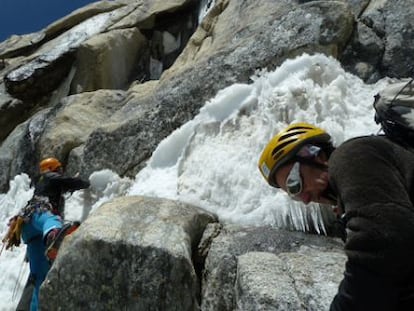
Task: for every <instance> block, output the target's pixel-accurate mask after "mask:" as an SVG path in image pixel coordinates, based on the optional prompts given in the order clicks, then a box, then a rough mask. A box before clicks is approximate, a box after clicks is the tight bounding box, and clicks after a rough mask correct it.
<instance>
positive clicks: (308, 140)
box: [258, 123, 332, 188]
mask: <svg viewBox="0 0 414 311" xmlns="http://www.w3.org/2000/svg"><path fill="white" fill-rule="evenodd" d="M306 144H316V145H318V144H323V145H326V144H327V145H329V146H332V144H331V136H330V135H329V134H328V133H327V132H325V131H324V130H322V129H320V128H318V127H316V126H313V125H311V124H308V123H294V124H291V125H289V126H288V127H287V128H286V129H284V130H282V131H281V132H279V133H278V134H277V135H275V136H274V137H273V138H272V139H271V140H270V141H269V143H268V144H267V146H266V147H265V148H264V150H263V152H262V155H261V156H260V160H259V163H258V165H259V170H260V172H261V173H262V175H263V177H264V178H265V179H266V181H267V182H268V183H269V185H271V186H273V187H276V188H280V186H279V185H278V184H277V182H276V180H275V175H276V171H277V170H278V169H279V168H280V167H281V166H282V165H283V164H286V163H287V162H288V161H289V160H292V159H293V158H295V157H296V154H297V152H299V150H300V149H301V147H302V146H304V145H306Z"/></svg>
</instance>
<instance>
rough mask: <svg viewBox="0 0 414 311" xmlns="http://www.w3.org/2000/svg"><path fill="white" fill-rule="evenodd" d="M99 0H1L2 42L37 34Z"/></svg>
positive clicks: (0, 35) (0, 27) (0, 33)
mask: <svg viewBox="0 0 414 311" xmlns="http://www.w3.org/2000/svg"><path fill="white" fill-rule="evenodd" d="M92 2H97V0H0V42H2V41H4V40H6V39H7V38H8V37H10V36H11V35H13V34H15V35H22V34H26V33H30V32H36V31H39V30H41V29H43V28H45V27H46V26H47V25H49V24H50V23H52V22H54V21H56V20H58V19H59V18H61V17H63V16H66V15H68V14H69V13H71V12H72V11H74V10H76V9H78V8H81V7H83V6H85V5H87V4H89V3H92Z"/></svg>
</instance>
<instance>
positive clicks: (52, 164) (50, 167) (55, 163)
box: [39, 158, 62, 174]
mask: <svg viewBox="0 0 414 311" xmlns="http://www.w3.org/2000/svg"><path fill="white" fill-rule="evenodd" d="M61 167H62V163H60V162H59V160H58V159H56V158H46V159H43V160H42V161H40V164H39V169H40V173H41V174H43V173H46V172H48V171H51V172H55V171H57V170H58V169H59V168H61Z"/></svg>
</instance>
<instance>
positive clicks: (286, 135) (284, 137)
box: [279, 130, 306, 141]
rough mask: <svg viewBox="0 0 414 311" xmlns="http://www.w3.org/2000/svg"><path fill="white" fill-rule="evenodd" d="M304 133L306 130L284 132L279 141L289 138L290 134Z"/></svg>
mask: <svg viewBox="0 0 414 311" xmlns="http://www.w3.org/2000/svg"><path fill="white" fill-rule="evenodd" d="M305 133H306V131H303V130H302V131H295V132H289V133H286V134H285V135H283V136H282V137H281V138H280V139H279V141H283V140H285V139H287V138H289V137H292V136H296V135H302V134H305Z"/></svg>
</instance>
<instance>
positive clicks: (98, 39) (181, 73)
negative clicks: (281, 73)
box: [0, 0, 414, 310]
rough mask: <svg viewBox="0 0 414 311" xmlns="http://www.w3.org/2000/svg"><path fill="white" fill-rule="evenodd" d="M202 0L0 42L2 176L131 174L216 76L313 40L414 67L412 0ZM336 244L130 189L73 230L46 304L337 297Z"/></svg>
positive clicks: (237, 305) (106, 11)
mask: <svg viewBox="0 0 414 311" xmlns="http://www.w3.org/2000/svg"><path fill="white" fill-rule="evenodd" d="M200 3H206V1H197V0H181V1H179V0H175V1H164V0H142V1H129V0H114V1H99V2H96V3H93V4H91V5H88V6H86V7H84V8H82V9H79V10H77V11H75V12H73V13H72V14H70V15H68V16H66V17H64V18H62V19H61V20H58V21H56V22H55V23H53V24H51V25H49V26H48V27H47V28H45V29H43V30H42V31H40V32H38V33H33V34H28V35H25V36H20V37H19V36H12V37H11V38H9V39H8V40H6V41H4V42H3V43H0V77H1V79H0V143H1V145H0V190H1V191H3V192H4V191H6V190H7V189H8V185H9V181H10V180H11V179H12V178H13V177H14V176H16V175H17V174H19V173H22V172H25V173H27V174H29V175H30V176H31V177H33V176H35V175H36V173H37V172H36V167H37V163H38V161H39V159H40V158H42V157H44V156H56V157H58V158H59V159H62V161H64V164H65V166H66V168H67V172H68V174H75V173H76V172H81V177H84V178H87V177H88V176H89V175H90V174H91V173H92V172H93V171H97V170H101V169H111V170H113V171H115V172H116V173H118V174H119V175H121V176H135V175H136V173H137V172H139V171H140V170H141V169H142V167H143V166H144V165H145V161H146V160H147V159H148V158H149V157H150V156H151V154H152V152H153V151H154V150H155V148H156V146H157V145H158V144H159V142H160V141H161V140H162V139H163V138H165V137H166V136H168V135H169V134H170V133H171V132H172V131H173V130H175V129H176V128H178V127H180V126H181V125H182V124H184V123H185V122H187V121H189V120H191V119H192V118H193V117H194V116H195V115H196V114H197V113H198V112H199V109H200V108H201V107H202V106H203V103H205V102H206V101H207V100H209V99H210V98H212V97H213V96H214V95H215V94H216V93H217V92H218V91H219V90H221V89H223V88H225V87H227V86H229V85H231V84H234V83H246V82H249V79H250V77H251V75H252V74H253V73H254V72H255V71H256V70H257V69H270V70H271V69H274V68H275V67H277V66H278V65H280V64H281V63H282V62H283V61H284V60H286V59H288V58H291V57H294V56H297V55H299V54H301V53H303V52H307V53H310V54H312V53H324V54H326V55H329V56H333V57H335V58H337V59H338V60H339V61H340V62H341V63H342V65H343V66H344V68H345V69H346V70H347V71H349V72H352V73H354V74H356V75H358V76H359V77H360V78H361V79H363V80H365V81H367V82H374V81H376V80H378V79H379V78H382V77H384V76H390V77H398V78H401V77H407V76H411V75H412V70H413V69H412V64H413V63H414V53H413V46H414V27H413V24H414V21H413V19H412V16H413V13H414V12H413V10H414V7H413V6H412V3H411V1H409V0H384V1H369V0H360V1H356V0H342V1H301V0H283V1H273V0H244V1H240V0H216V1H210V4H211V7H210V9H209V10H208V13H207V15H206V16H204V17H203V18H199V10H200ZM208 224H209V225H208ZM264 232H265V233H266V234H263V233H264ZM202 235H203V238H201V236H202ZM340 248H341V243H339V242H338V241H336V240H333V239H331V238H323V237H322V238H321V237H317V236H310V235H306V234H303V233H293V232H283V231H279V230H275V229H271V228H261V229H257V228H239V227H231V226H224V227H223V226H222V224H219V223H217V220H216V219H215V217H214V216H213V215H210V214H209V213H207V212H205V211H202V210H199V209H198V208H196V207H191V206H187V205H185V204H182V203H179V202H170V201H164V200H155V199H149V198H136V197H134V198H122V199H119V200H116V201H113V202H111V203H108V204H107V205H105V206H102V207H101V209H100V210H98V211H97V212H96V213H95V214H93V215H92V216H91V217H90V218H88V220H87V221H86V222H85V223H84V224H82V227H81V228H80V229H79V230H78V232H76V233H75V234H74V235H73V236H72V237H70V238H68V240H67V242H65V243H64V245H63V247H62V249H61V253H60V255H59V258H58V259H57V261H56V262H55V265H54V267H53V269H52V270H51V272H50V275H49V277H48V280H47V282H46V283H45V284H44V286H43V288H42V291H41V297H42V310H66V309H73V310H79V309H88V310H89V309H90V310H108V309H119V310H198V309H199V308H201V310H260V309H262V310H325V309H327V308H328V306H329V303H330V300H331V299H332V296H333V295H334V293H335V292H336V288H337V284H338V281H339V280H340V279H341V277H342V271H343V263H344V260H345V257H344V256H343V254H342V253H341V252H340V251H339V250H340ZM62 287H63V288H67V290H66V291H60V290H56V289H57V288H62ZM327 288H328V289H329V290H327ZM86 306H87V308H86Z"/></svg>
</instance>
